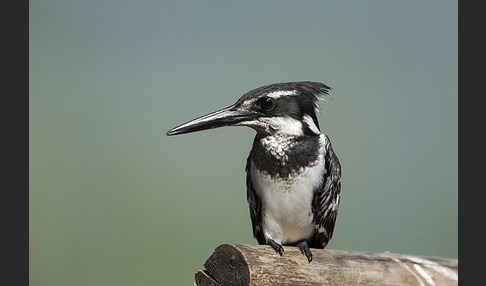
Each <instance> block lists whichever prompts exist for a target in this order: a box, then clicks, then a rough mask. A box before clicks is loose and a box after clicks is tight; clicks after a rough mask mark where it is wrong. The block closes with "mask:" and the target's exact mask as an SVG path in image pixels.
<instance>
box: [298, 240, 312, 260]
mask: <svg viewBox="0 0 486 286" xmlns="http://www.w3.org/2000/svg"><path fill="white" fill-rule="evenodd" d="M297 246H298V247H299V249H300V252H301V253H302V254H304V255H305V257H307V261H309V263H311V261H312V252H311V250H310V248H309V244H308V243H307V241H306V240H303V241H301V242H299V243H298V244H297Z"/></svg>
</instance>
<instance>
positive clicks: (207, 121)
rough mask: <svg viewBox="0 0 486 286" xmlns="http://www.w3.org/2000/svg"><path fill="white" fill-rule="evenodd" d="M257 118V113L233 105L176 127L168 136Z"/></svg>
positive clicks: (168, 132)
mask: <svg viewBox="0 0 486 286" xmlns="http://www.w3.org/2000/svg"><path fill="white" fill-rule="evenodd" d="M256 117H257V113H256V112H251V111H248V110H242V109H239V108H237V107H235V105H231V106H228V107H225V108H223V109H220V110H218V111H215V112H212V113H209V114H207V115H204V116H201V117H198V118H196V119H193V120H191V121H189V122H186V123H184V124H181V125H179V126H177V127H174V128H172V129H171V130H169V131H167V136H172V135H178V134H184V133H191V132H196V131H201V130H206V129H213V128H218V127H223V126H231V125H236V124H238V123H241V122H243V121H249V120H252V119H255V118H256Z"/></svg>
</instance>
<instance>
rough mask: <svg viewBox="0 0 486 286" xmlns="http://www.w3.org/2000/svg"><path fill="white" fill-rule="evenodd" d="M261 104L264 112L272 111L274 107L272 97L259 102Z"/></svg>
mask: <svg viewBox="0 0 486 286" xmlns="http://www.w3.org/2000/svg"><path fill="white" fill-rule="evenodd" d="M259 103H260V107H261V108H262V110H264V111H270V110H272V108H273V106H274V102H273V99H272V98H270V97H263V98H262V99H260V100H259Z"/></svg>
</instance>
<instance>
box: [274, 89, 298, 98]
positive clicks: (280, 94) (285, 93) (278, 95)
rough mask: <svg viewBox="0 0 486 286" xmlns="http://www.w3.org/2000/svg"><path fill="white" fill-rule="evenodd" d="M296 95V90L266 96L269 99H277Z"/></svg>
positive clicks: (280, 91) (275, 92)
mask: <svg viewBox="0 0 486 286" xmlns="http://www.w3.org/2000/svg"><path fill="white" fill-rule="evenodd" d="M296 94H297V91H296V90H278V91H274V92H270V93H268V94H267V96H268V97H271V98H279V97H281V96H285V95H296Z"/></svg>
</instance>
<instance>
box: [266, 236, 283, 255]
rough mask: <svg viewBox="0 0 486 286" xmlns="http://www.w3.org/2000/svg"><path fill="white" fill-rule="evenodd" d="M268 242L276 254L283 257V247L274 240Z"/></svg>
mask: <svg viewBox="0 0 486 286" xmlns="http://www.w3.org/2000/svg"><path fill="white" fill-rule="evenodd" d="M267 241H268V244H269V245H270V246H271V247H272V248H273V249H274V250H275V252H277V253H278V254H280V256H282V255H283V254H284V249H283V247H282V245H280V244H278V243H277V242H276V241H275V240H273V239H268V240H267Z"/></svg>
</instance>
